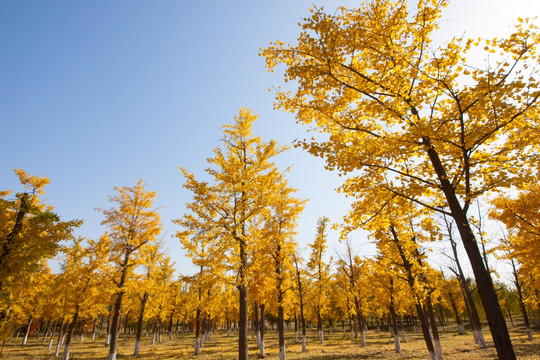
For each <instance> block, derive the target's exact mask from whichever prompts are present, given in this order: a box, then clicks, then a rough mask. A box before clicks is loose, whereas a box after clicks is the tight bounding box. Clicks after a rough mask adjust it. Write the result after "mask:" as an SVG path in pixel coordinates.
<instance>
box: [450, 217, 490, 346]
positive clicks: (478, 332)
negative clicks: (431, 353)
mask: <svg viewBox="0 0 540 360" xmlns="http://www.w3.org/2000/svg"><path fill="white" fill-rule="evenodd" d="M445 221H446V219H445ZM446 226H447V229H448V237H449V239H450V245H451V246H452V252H453V254H454V261H455V263H456V267H457V273H456V276H457V278H458V280H459V284H460V286H461V291H462V293H463V297H464V300H465V306H466V308H467V312H468V313H469V321H470V322H471V326H472V331H473V336H474V341H475V342H476V343H477V344H478V345H479V347H480V349H483V348H485V347H486V346H487V345H486V341H485V340H484V333H483V331H482V324H481V323H480V317H479V316H478V311H477V310H476V305H475V304H474V300H473V298H472V294H471V291H470V290H469V285H468V284H467V280H466V279H465V275H464V274H463V269H462V268H461V263H460V261H459V257H458V253H457V244H456V242H455V241H454V238H453V236H452V228H451V226H450V224H449V223H448V222H446Z"/></svg>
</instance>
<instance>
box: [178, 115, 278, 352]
mask: <svg viewBox="0 0 540 360" xmlns="http://www.w3.org/2000/svg"><path fill="white" fill-rule="evenodd" d="M256 118H257V116H255V115H253V114H252V113H251V111H250V110H247V109H240V111H239V114H238V115H237V116H236V117H235V121H234V124H232V125H225V126H224V131H223V144H222V146H221V147H216V148H215V149H214V156H213V157H211V158H208V159H207V161H208V162H209V163H210V165H211V166H210V167H209V168H208V169H206V172H207V173H208V175H210V177H211V178H212V180H213V182H212V183H209V182H206V181H199V180H197V179H196V178H195V176H194V175H193V174H190V173H189V172H188V171H187V170H185V169H181V170H182V173H183V175H184V177H185V178H186V183H185V184H184V188H186V189H188V190H189V191H191V192H192V193H193V202H190V203H188V204H187V206H188V209H189V211H190V213H189V214H186V215H185V216H184V217H183V218H181V219H178V220H176V223H177V224H179V225H181V226H182V227H183V228H184V229H185V230H184V231H181V232H179V233H178V236H179V237H180V238H182V237H189V236H193V235H196V234H199V233H201V232H205V231H211V232H212V237H213V238H215V239H216V240H217V241H215V245H214V247H213V248H212V251H213V252H214V253H219V254H223V255H224V259H223V260H224V261H223V264H224V265H225V267H226V269H225V272H227V273H231V272H232V273H234V275H235V286H236V288H237V289H238V296H239V304H238V305H239V316H240V319H239V333H238V336H239V338H238V354H239V358H240V360H245V359H247V355H248V347H247V325H248V323H247V320H248V317H247V314H248V306H247V305H248V301H247V295H248V294H247V289H248V281H249V271H250V254H252V253H253V250H254V249H253V247H254V245H255V244H256V242H257V241H259V240H260V239H258V238H257V237H256V236H257V234H259V233H260V231H259V230H260V226H261V220H260V218H259V217H260V216H262V214H263V213H264V212H265V210H266V208H267V207H268V206H269V199H270V198H272V197H273V196H274V193H273V190H274V185H275V184H276V183H278V182H279V181H280V179H281V178H282V177H283V174H282V173H281V172H279V171H278V169H277V167H276V165H275V164H274V163H273V162H272V158H273V157H274V156H276V155H278V154H280V153H281V152H283V151H284V150H285V148H284V147H282V146H279V145H278V144H277V143H276V142H275V141H269V142H267V143H265V142H263V141H262V140H261V138H260V137H256V136H254V135H253V134H252V126H253V122H254V121H255V119H256Z"/></svg>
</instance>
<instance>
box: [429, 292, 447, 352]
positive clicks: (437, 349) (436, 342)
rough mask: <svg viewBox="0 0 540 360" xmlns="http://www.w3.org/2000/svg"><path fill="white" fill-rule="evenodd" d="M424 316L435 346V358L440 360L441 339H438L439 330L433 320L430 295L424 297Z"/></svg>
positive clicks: (433, 313)
mask: <svg viewBox="0 0 540 360" xmlns="http://www.w3.org/2000/svg"><path fill="white" fill-rule="evenodd" d="M426 314H427V316H428V318H429V322H430V323H431V334H432V336H433V343H434V345H435V352H436V353H437V358H438V359H439V360H442V358H443V357H442V347H441V339H440V338H439V330H438V329H437V322H436V320H435V312H434V310H433V305H432V303H431V295H428V296H427V297H426Z"/></svg>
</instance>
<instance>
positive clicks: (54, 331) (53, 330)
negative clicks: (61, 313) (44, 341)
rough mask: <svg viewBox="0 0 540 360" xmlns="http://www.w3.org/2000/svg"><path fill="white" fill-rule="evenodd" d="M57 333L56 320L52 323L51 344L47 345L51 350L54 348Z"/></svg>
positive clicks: (48, 349)
mask: <svg viewBox="0 0 540 360" xmlns="http://www.w3.org/2000/svg"><path fill="white" fill-rule="evenodd" d="M62 324H63V321H62ZM55 333H56V320H55V321H54V323H53V325H52V329H51V335H50V338H49V346H48V347H47V351H51V349H52V344H53V340H54V334H55Z"/></svg>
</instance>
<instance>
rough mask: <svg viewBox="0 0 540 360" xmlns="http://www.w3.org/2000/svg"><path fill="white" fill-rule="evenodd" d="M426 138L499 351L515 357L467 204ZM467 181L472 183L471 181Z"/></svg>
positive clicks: (511, 358)
mask: <svg viewBox="0 0 540 360" xmlns="http://www.w3.org/2000/svg"><path fill="white" fill-rule="evenodd" d="M422 141H423V144H424V146H425V149H426V151H427V154H428V156H429V159H430V161H431V164H432V165H433V169H434V170H435V172H436V174H437V176H438V178H439V182H440V186H441V190H442V191H443V193H444V195H445V197H446V201H447V203H448V206H449V208H450V212H451V216H452V218H453V219H454V221H455V224H456V226H457V229H458V231H459V234H460V236H461V240H462V242H463V246H464V247H465V251H466V252H467V256H468V257H469V261H470V264H471V267H472V270H473V273H474V277H475V279H476V284H477V286H478V293H479V294H480V299H481V300H482V304H483V305H484V310H485V312H486V317H487V320H488V325H489V329H490V331H491V336H492V338H493V342H494V343H495V348H496V349H497V355H498V357H499V359H504V360H515V359H516V354H515V353H514V348H513V347H512V341H511V340H510V335H509V333H508V328H507V326H506V321H505V319H504V316H503V313H502V311H501V307H500V305H499V300H498V298H497V293H496V292H495V288H494V287H493V282H492V280H491V276H490V274H489V271H488V270H487V269H486V267H485V265H484V261H483V258H482V255H481V254H480V250H479V249H478V244H477V242H476V239H475V236H474V233H473V231H472V229H471V226H470V223H469V219H468V218H467V208H463V207H462V206H461V204H460V202H459V200H458V197H457V194H456V189H455V187H454V186H453V185H452V184H451V183H450V180H449V178H450V177H449V176H448V175H447V173H446V170H445V168H444V165H443V163H442V161H441V159H440V157H439V154H438V153H437V151H436V150H435V148H434V147H433V145H432V144H431V140H430V139H429V138H428V137H426V136H424V137H423V138H422ZM467 165H468V164H464V166H467ZM465 185H466V186H469V184H465ZM467 195H468V194H467Z"/></svg>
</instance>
